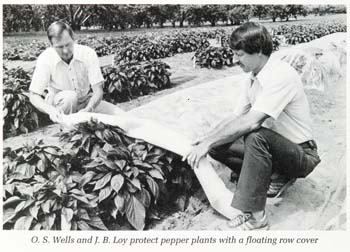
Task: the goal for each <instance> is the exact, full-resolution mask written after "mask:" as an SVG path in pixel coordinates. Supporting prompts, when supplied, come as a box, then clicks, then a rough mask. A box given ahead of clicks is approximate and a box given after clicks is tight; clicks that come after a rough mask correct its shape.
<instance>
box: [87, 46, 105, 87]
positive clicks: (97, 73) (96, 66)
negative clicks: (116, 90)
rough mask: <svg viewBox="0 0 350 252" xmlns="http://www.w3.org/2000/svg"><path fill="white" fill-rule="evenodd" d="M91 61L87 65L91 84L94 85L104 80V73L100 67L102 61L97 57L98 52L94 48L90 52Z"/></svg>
mask: <svg viewBox="0 0 350 252" xmlns="http://www.w3.org/2000/svg"><path fill="white" fill-rule="evenodd" d="M89 56H90V57H89V63H88V66H87V70H88V78H89V82H90V85H91V86H94V85H96V84H98V83H100V82H103V81H104V79H103V75H102V72H101V68H100V61H99V59H98V57H97V54H96V52H95V51H94V50H92V49H91V50H90V52H89Z"/></svg>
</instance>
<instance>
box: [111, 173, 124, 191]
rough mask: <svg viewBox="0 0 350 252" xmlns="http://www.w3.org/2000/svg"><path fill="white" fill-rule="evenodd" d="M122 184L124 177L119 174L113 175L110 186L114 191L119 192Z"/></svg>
mask: <svg viewBox="0 0 350 252" xmlns="http://www.w3.org/2000/svg"><path fill="white" fill-rule="evenodd" d="M123 184H124V177H123V175H121V174H117V175H115V176H114V177H113V178H112V180H111V186H112V188H113V190H114V191H116V192H119V190H120V188H121V187H122V186H123Z"/></svg>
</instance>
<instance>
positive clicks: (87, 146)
mask: <svg viewBox="0 0 350 252" xmlns="http://www.w3.org/2000/svg"><path fill="white" fill-rule="evenodd" d="M82 147H83V149H84V150H85V152H86V153H90V138H86V140H85V141H84V142H83V144H82Z"/></svg>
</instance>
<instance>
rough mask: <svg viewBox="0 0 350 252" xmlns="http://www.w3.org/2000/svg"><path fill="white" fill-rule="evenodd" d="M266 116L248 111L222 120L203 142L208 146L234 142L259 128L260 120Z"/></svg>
mask: <svg viewBox="0 0 350 252" xmlns="http://www.w3.org/2000/svg"><path fill="white" fill-rule="evenodd" d="M266 118H267V116H266V115H264V114H262V113H259V114H258V115H257V114H256V113H253V114H251V113H248V114H245V115H241V116H238V117H233V118H231V119H227V120H224V121H223V122H222V123H221V124H220V125H219V127H217V130H216V131H214V132H212V134H210V135H208V136H207V137H206V138H205V139H204V140H203V143H204V144H205V145H206V146H208V148H213V147H215V146H218V145H222V144H226V143H229V142H234V141H236V140H237V139H238V138H240V137H241V136H243V135H245V134H247V133H249V132H251V131H253V130H255V129H258V128H260V126H261V124H262V122H263V121H264V120H265V119H266Z"/></svg>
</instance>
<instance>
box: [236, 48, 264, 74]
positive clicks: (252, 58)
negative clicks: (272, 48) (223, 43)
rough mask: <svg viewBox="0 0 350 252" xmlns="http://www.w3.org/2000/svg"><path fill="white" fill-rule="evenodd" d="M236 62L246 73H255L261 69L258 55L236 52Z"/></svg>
mask: <svg viewBox="0 0 350 252" xmlns="http://www.w3.org/2000/svg"><path fill="white" fill-rule="evenodd" d="M234 57H235V60H237V61H238V64H239V66H240V67H241V68H242V70H243V71H244V72H245V73H249V72H252V71H253V72H254V71H255V70H257V69H258V68H259V66H260V65H259V64H260V58H259V54H258V53H253V54H249V53H246V52H245V51H243V50H234Z"/></svg>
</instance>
